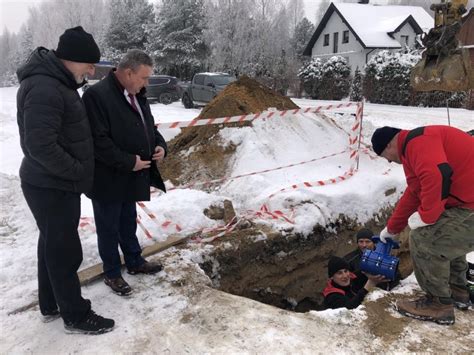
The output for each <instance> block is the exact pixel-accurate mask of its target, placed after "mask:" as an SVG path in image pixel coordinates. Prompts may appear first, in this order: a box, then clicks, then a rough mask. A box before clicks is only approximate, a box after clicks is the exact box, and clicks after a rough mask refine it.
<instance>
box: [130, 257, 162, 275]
mask: <svg viewBox="0 0 474 355" xmlns="http://www.w3.org/2000/svg"><path fill="white" fill-rule="evenodd" d="M161 270H163V265H161V264H160V263H156V262H153V261H150V262H148V261H146V260H145V262H144V263H143V264H141V265H140V266H137V267H134V268H129V269H128V273H129V274H130V275H136V274H156V273H157V272H160V271H161Z"/></svg>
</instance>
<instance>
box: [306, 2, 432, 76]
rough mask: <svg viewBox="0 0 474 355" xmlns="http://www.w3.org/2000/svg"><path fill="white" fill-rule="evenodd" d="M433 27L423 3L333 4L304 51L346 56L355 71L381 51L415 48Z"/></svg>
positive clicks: (319, 54)
mask: <svg viewBox="0 0 474 355" xmlns="http://www.w3.org/2000/svg"><path fill="white" fill-rule="evenodd" d="M433 26H434V20H433V18H432V17H431V16H430V15H429V14H428V13H427V12H426V11H425V10H424V9H423V8H422V7H419V6H396V5H392V6H390V5H388V6H382V5H372V4H354V3H337V4H335V3H331V5H330V6H329V7H328V9H327V11H326V13H325V14H324V16H323V18H322V20H321V22H320V23H319V25H318V26H317V28H316V31H315V32H314V34H313V36H312V37H311V39H310V41H309V43H308V45H307V46H306V49H305V51H304V52H303V54H304V55H306V56H311V57H318V58H321V59H322V60H324V59H328V58H330V57H332V56H334V55H339V56H342V57H345V58H346V60H347V61H348V63H349V65H350V66H351V68H352V71H353V72H354V71H355V69H356V68H357V67H359V69H362V68H363V67H364V65H365V64H366V63H367V62H368V61H369V59H370V57H371V56H372V55H374V54H375V53H377V52H378V51H379V50H383V49H388V50H399V49H402V48H404V47H405V46H407V47H410V48H412V47H414V46H415V45H416V44H417V42H418V39H419V36H420V35H421V34H422V33H427V32H428V31H429V29H430V28H432V27H433Z"/></svg>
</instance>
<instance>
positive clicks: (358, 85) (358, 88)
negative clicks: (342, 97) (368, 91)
mask: <svg viewBox="0 0 474 355" xmlns="http://www.w3.org/2000/svg"><path fill="white" fill-rule="evenodd" d="M362 98H363V96H362V74H361V72H360V70H359V67H357V68H356V71H355V73H354V79H353V80H352V84H351V94H350V99H351V101H357V102H358V101H361V100H362Z"/></svg>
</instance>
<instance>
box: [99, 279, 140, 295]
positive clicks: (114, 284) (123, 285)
mask: <svg viewBox="0 0 474 355" xmlns="http://www.w3.org/2000/svg"><path fill="white" fill-rule="evenodd" d="M104 283H105V284H106V285H107V286H109V287H110V288H111V289H112V291H114V292H115V293H116V294H117V295H119V296H128V295H130V294H131V293H132V291H133V290H132V288H131V287H130V285H129V284H128V283H127V281H125V280H124V279H123V277H122V276H119V277H115V278H109V277H107V276H104Z"/></svg>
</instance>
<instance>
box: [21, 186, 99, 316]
mask: <svg viewBox="0 0 474 355" xmlns="http://www.w3.org/2000/svg"><path fill="white" fill-rule="evenodd" d="M21 188H22V190H23V195H24V196H25V199H26V202H27V203H28V206H29V207H30V210H31V212H32V213H33V216H34V217H35V220H36V224H37V225H38V229H39V231H40V233H39V239H38V298H39V307H40V311H41V313H43V314H45V313H46V314H47V313H48V312H51V311H54V310H56V309H58V307H59V311H60V314H61V317H62V318H63V319H64V321H66V322H73V323H75V322H78V321H80V320H82V319H83V318H84V317H85V316H86V315H87V313H88V312H89V310H90V308H91V306H90V302H89V301H88V300H85V299H84V298H82V296H81V285H80V283H79V277H78V276H77V270H78V269H79V266H80V265H81V263H82V247H81V241H80V239H79V234H78V232H77V228H78V226H79V218H80V216H81V197H80V194H78V193H73V192H67V191H61V190H56V189H47V188H40V187H36V186H33V185H30V184H27V183H24V182H22V184H21Z"/></svg>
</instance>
